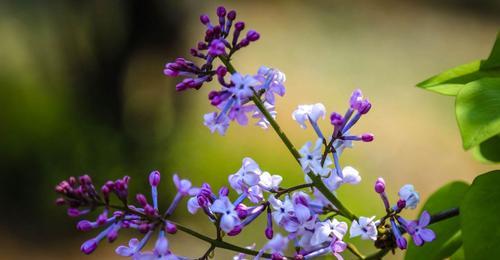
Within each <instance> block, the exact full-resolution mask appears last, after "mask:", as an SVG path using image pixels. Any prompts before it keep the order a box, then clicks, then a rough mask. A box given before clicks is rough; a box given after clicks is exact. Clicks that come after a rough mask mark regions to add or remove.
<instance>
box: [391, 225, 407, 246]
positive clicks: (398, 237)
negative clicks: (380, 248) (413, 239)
mask: <svg viewBox="0 0 500 260" xmlns="http://www.w3.org/2000/svg"><path fill="white" fill-rule="evenodd" d="M391 229H392V233H393V235H394V238H395V239H396V245H397V246H398V247H399V249H406V247H407V244H408V243H407V242H406V238H404V237H403V236H402V235H401V231H400V230H399V226H398V225H397V224H396V221H394V219H392V218H391Z"/></svg>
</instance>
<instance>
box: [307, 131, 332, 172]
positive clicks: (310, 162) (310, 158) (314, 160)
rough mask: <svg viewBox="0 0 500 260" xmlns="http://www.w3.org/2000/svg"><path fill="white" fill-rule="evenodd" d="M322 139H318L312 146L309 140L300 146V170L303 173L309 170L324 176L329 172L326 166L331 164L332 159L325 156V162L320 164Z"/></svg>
mask: <svg viewBox="0 0 500 260" xmlns="http://www.w3.org/2000/svg"><path fill="white" fill-rule="evenodd" d="M322 144H323V143H322V140H321V139H318V140H317V141H316V144H315V145H314V147H312V150H311V146H312V143H311V142H307V143H306V144H305V145H304V146H302V148H300V150H299V153H300V155H301V157H300V159H299V161H300V165H301V166H302V170H303V171H304V173H307V172H309V171H312V172H314V173H315V174H319V175H321V176H326V175H328V173H329V172H330V169H329V168H328V166H330V165H331V164H332V161H331V159H330V158H329V157H327V158H326V160H325V163H324V164H323V165H321V159H322V156H323V153H322V150H321V149H322Z"/></svg>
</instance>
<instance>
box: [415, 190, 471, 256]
mask: <svg viewBox="0 0 500 260" xmlns="http://www.w3.org/2000/svg"><path fill="white" fill-rule="evenodd" d="M468 189H469V185H468V184H467V183H465V182H460V181H455V182H452V183H448V184H446V185H445V186H443V187H441V188H440V189H439V190H437V191H436V192H434V194H432V195H431V196H430V197H429V199H428V200H427V201H426V202H425V204H424V206H423V207H422V208H423V209H425V210H427V211H428V212H429V213H430V214H435V213H437V212H440V211H443V210H447V209H450V208H454V207H458V206H459V205H460V203H461V201H462V199H463V197H464V195H465V193H466V192H467V190H468ZM430 228H431V229H432V230H433V231H434V232H435V233H436V240H434V241H432V242H431V243H427V244H424V246H422V247H417V246H415V245H414V244H413V243H412V242H410V243H409V245H408V250H407V251H406V256H405V259H406V260H413V259H436V260H437V259H439V260H441V259H443V258H446V257H449V256H451V255H452V254H453V253H454V252H455V251H456V250H457V249H458V248H459V247H460V246H461V244H462V240H461V235H460V220H459V219H458V218H451V219H448V220H445V221H442V222H438V223H435V224H432V225H431V226H430Z"/></svg>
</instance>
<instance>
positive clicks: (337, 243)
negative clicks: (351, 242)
mask: <svg viewBox="0 0 500 260" xmlns="http://www.w3.org/2000/svg"><path fill="white" fill-rule="evenodd" d="M346 248H347V244H346V243H345V242H344V241H342V240H341V239H339V238H336V237H334V238H333V240H332V242H331V244H330V249H331V250H332V254H333V255H334V256H335V257H336V258H337V260H343V259H344V258H343V257H342V255H340V253H342V252H344V251H345V249H346Z"/></svg>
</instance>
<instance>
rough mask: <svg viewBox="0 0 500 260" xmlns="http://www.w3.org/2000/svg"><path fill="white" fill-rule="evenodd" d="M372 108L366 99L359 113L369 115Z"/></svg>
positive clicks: (360, 106) (361, 104)
mask: <svg viewBox="0 0 500 260" xmlns="http://www.w3.org/2000/svg"><path fill="white" fill-rule="evenodd" d="M371 108H372V104H371V103H370V101H368V99H365V100H363V101H362V102H361V103H360V105H359V108H358V111H359V113H361V114H362V115H364V114H366V113H368V112H369V111H370V109H371Z"/></svg>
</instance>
